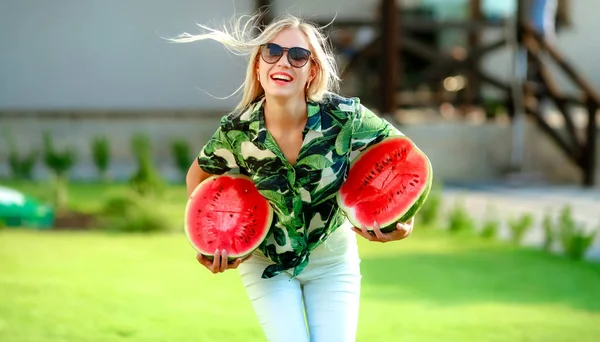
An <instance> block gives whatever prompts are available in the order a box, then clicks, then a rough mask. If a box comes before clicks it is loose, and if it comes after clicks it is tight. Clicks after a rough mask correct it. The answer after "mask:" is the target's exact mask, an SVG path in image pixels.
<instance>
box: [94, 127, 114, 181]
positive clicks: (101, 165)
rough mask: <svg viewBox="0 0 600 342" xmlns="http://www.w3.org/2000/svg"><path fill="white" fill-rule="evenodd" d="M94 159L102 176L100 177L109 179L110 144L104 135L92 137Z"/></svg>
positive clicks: (104, 179)
mask: <svg viewBox="0 0 600 342" xmlns="http://www.w3.org/2000/svg"><path fill="white" fill-rule="evenodd" d="M91 147H92V159H93V160H94V165H95V166H96V170H97V171H98V174H99V176H100V179H102V180H103V181H106V180H107V179H108V177H107V176H108V166H109V164H110V145H109V142H108V139H107V138H106V137H104V136H99V137H95V138H94V139H92V146H91Z"/></svg>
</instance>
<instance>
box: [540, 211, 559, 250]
mask: <svg viewBox="0 0 600 342" xmlns="http://www.w3.org/2000/svg"><path fill="white" fill-rule="evenodd" d="M542 227H543V228H544V244H543V245H542V248H543V249H544V250H545V251H550V250H551V249H552V246H553V245H554V242H555V241H556V229H555V227H554V224H553V223H552V218H551V217H550V213H548V212H546V214H544V219H543V220H542Z"/></svg>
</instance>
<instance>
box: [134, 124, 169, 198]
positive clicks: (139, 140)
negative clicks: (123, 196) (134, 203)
mask: <svg viewBox="0 0 600 342" xmlns="http://www.w3.org/2000/svg"><path fill="white" fill-rule="evenodd" d="M131 147H132V149H133V152H134V155H135V158H136V161H137V170H136V172H135V173H134V175H133V176H132V177H131V179H130V185H131V186H132V188H133V189H134V190H135V191H136V192H137V193H139V194H141V195H151V194H157V193H160V192H161V191H162V190H163V189H164V181H163V179H162V177H161V175H160V173H159V172H158V170H156V167H155V166H154V160H153V158H152V150H151V146H150V140H149V139H148V137H147V136H145V135H143V134H136V135H134V136H133V137H132V139H131Z"/></svg>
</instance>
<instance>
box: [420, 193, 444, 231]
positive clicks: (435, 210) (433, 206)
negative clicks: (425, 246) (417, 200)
mask: <svg viewBox="0 0 600 342" xmlns="http://www.w3.org/2000/svg"><path fill="white" fill-rule="evenodd" d="M441 206H442V184H441V183H434V184H433V186H432V187H431V192H430V193H429V196H428V197H427V200H426V201H425V203H424V204H423V206H422V207H421V209H420V210H419V212H418V213H417V220H418V221H419V224H421V223H422V224H423V225H432V224H434V223H436V222H437V220H438V217H439V214H440V208H441Z"/></svg>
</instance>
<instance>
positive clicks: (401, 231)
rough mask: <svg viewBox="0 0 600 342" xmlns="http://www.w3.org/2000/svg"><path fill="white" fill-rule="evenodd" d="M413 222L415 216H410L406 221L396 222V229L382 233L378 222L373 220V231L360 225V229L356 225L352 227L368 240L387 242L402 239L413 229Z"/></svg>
mask: <svg viewBox="0 0 600 342" xmlns="http://www.w3.org/2000/svg"><path fill="white" fill-rule="evenodd" d="M414 222H415V218H414V217H413V218H411V219H410V220H409V221H408V222H404V223H397V224H396V230H394V231H391V232H389V233H382V232H381V229H380V227H379V223H377V222H374V227H373V233H375V235H374V236H373V233H371V232H369V231H367V228H366V227H365V226H362V227H360V229H358V228H356V227H352V230H354V232H355V233H356V234H358V235H360V236H362V237H364V238H365V239H367V240H369V241H378V242H389V241H395V240H402V239H405V238H407V237H408V236H409V235H410V233H411V232H412V230H413V225H414Z"/></svg>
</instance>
